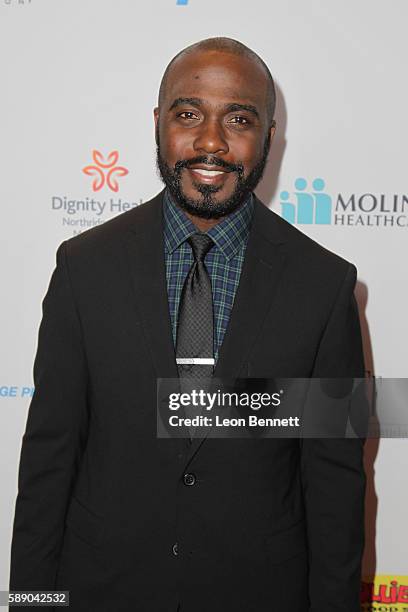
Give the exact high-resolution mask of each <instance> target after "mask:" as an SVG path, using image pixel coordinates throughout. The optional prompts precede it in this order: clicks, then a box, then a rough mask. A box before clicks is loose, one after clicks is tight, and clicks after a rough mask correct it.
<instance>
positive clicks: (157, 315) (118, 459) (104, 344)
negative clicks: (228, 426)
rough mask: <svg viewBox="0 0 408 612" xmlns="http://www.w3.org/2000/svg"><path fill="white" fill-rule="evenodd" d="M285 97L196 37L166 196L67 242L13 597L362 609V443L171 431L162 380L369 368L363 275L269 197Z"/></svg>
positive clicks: (167, 116) (25, 463) (49, 315)
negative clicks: (360, 287)
mask: <svg viewBox="0 0 408 612" xmlns="http://www.w3.org/2000/svg"><path fill="white" fill-rule="evenodd" d="M274 111H275V88H274V82H273V79H272V76H271V74H270V71H269V69H268V67H267V66H266V64H265V63H264V62H263V60H262V59H261V58H260V57H259V56H258V55H257V54H256V53H255V52H254V51H252V50H251V49H249V48H248V47H246V46H245V45H243V44H242V43H240V42H238V41H236V40H233V39H228V38H212V39H207V40H204V41H200V42H198V43H196V44H194V45H191V46H190V47H188V48H186V49H183V50H182V51H181V52H180V53H179V54H178V55H177V56H176V57H175V58H173V60H172V61H171V62H170V64H169V65H168V67H167V69H166V71H165V74H164V76H163V79H162V82H161V86H160V92H159V100H158V106H157V108H155V109H154V120H155V130H156V132H155V133H156V143H157V165H158V168H159V171H160V174H161V177H162V179H163V182H164V184H165V188H164V189H163V191H161V192H160V193H159V194H158V195H156V196H155V197H154V198H153V199H152V200H150V201H148V202H146V203H144V204H142V205H140V206H139V207H137V208H135V209H132V210H131V211H128V212H125V213H123V214H121V215H119V216H117V217H116V218H114V219H112V220H110V221H108V222H106V223H105V224H103V225H101V226H99V227H96V228H93V229H90V230H89V231H86V232H84V233H82V234H80V235H78V236H76V237H73V238H70V239H69V240H66V241H64V242H63V243H62V244H61V245H60V247H59V249H58V252H57V265H56V268H55V270H54V273H53V275H52V278H51V282H50V286H49V288H48V292H47V294H46V297H45V299H44V302H43V319H42V323H41V326H40V332H39V343H38V350H37V355H36V360H35V394H34V397H33V399H32V403H31V405H30V409H29V415H28V420H27V426H26V432H25V435H24V438H23V444H22V451H21V459H20V472H19V492H18V496H17V502H16V512H15V521H14V531H13V543H12V555H11V578H10V589H14V590H17V589H20V590H23V589H24V590H69V592H70V609H71V610H72V611H73V612H80V611H84V612H85V611H86V612H89V611H98V612H103V611H106V612H121V611H123V612H125V611H126V612H127V611H129V612H130V611H133V610H137V611H138V612H171V611H174V612H176V610H181V612H226V611H231V612H248V611H252V610H253V611H254V612H255V611H256V612H272V611H276V612H281V611H282V610H290V612H306V611H308V610H309V611H310V612H358V611H359V610H360V606H359V582H360V566H361V557H362V550H363V514H364V489H365V475H364V471H363V464H362V456H363V442H362V441H361V440H360V439H358V438H357V439H341V438H339V439H334V438H333V439H325V438H307V439H303V440H300V439H297V438H295V439H294V438H281V439H259V438H257V439H255V438H253V439H245V438H242V439H241V438H235V439H212V438H211V437H210V436H208V437H207V438H204V439H203V438H200V439H194V437H193V438H192V439H191V438H182V439H180V438H174V439H160V438H158V437H157V435H156V385H157V379H158V378H180V379H182V378H188V377H189V376H197V377H207V376H210V377H211V376H217V377H232V378H234V377H235V378H248V377H251V378H272V377H277V376H278V377H282V378H285V377H286V378H289V377H299V378H308V377H312V378H314V377H321V378H324V377H335V378H336V377H338V378H342V377H361V376H363V374H364V364H363V353H362V346H361V334H360V326H359V318H358V312H357V307H356V302H355V298H354V296H353V289H354V286H355V282H356V268H355V267H354V265H352V264H351V263H349V262H347V261H346V260H344V259H342V258H340V257H338V256H337V255H335V254H333V253H331V252H329V251H327V250H326V249H324V248H322V247H321V246H319V245H318V244H317V243H315V242H314V241H312V240H311V239H310V238H308V237H306V236H305V235H304V234H303V233H301V232H300V231H298V230H297V229H296V228H295V227H294V226H292V225H290V224H289V223H287V222H286V221H285V220H283V219H281V218H280V217H279V216H278V215H276V214H275V213H274V212H272V211H270V210H269V209H268V208H266V207H265V206H264V205H263V204H262V203H261V202H260V201H259V199H258V198H257V197H256V195H255V194H254V189H255V187H256V185H257V184H258V182H259V181H260V179H261V177H262V174H263V170H264V167H265V163H266V160H267V156H268V152H269V149H270V146H271V142H272V139H273V136H274V133H275V122H274Z"/></svg>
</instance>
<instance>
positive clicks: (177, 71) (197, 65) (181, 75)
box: [167, 51, 266, 97]
mask: <svg viewBox="0 0 408 612" xmlns="http://www.w3.org/2000/svg"><path fill="white" fill-rule="evenodd" d="M185 85H188V86H193V87H194V85H196V87H197V89H199V88H202V87H204V86H205V87H211V90H213V89H217V88H218V89H223V90H224V91H225V95H227V96H228V97H237V96H242V95H245V96H247V95H248V94H249V93H254V86H256V87H260V88H264V87H266V75H265V73H264V71H263V70H262V68H261V67H260V66H259V65H258V64H257V63H256V62H255V61H254V60H252V59H251V58H248V57H244V56H242V57H241V56H237V55H235V54H231V53H225V52H218V51H217V52H214V51H205V52H204V51H200V52H194V53H191V54H186V55H182V56H181V57H179V58H178V59H177V60H176V61H175V62H174V64H173V66H172V68H171V70H170V73H169V75H168V77H167V88H168V91H170V90H171V91H172V92H174V91H175V90H176V89H177V88H178V87H180V86H185Z"/></svg>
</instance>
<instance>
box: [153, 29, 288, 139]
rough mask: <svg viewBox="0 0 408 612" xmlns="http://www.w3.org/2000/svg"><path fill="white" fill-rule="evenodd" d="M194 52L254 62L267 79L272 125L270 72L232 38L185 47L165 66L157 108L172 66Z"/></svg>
mask: <svg viewBox="0 0 408 612" xmlns="http://www.w3.org/2000/svg"><path fill="white" fill-rule="evenodd" d="M195 51H221V52H224V53H231V54H232V55H237V56H239V57H246V58H248V59H251V60H253V61H255V62H256V63H257V64H258V65H259V66H261V68H262V69H263V71H264V72H265V76H266V78H267V94H266V95H267V99H266V104H267V112H268V123H269V127H271V126H272V125H273V116H274V114H275V105H276V93H275V84H274V81H273V78H272V75H271V72H270V70H269V68H268V66H267V65H266V64H265V62H264V61H263V59H262V58H261V57H259V55H258V54H257V53H255V51H253V50H252V49H250V48H249V47H247V46H246V45H244V44H243V43H242V42H240V41H239V40H235V39H234V38H227V37H225V36H220V37H214V38H205V39H204V40H200V41H199V42H196V43H194V44H192V45H189V46H188V47H185V48H184V49H182V50H181V51H179V52H178V53H177V55H175V56H174V57H173V59H172V60H171V61H170V63H169V64H168V65H167V68H166V70H165V71H164V74H163V77H162V80H161V83H160V89H159V106H160V105H161V104H162V102H163V98H164V94H165V91H166V85H167V79H168V76H169V73H170V70H171V67H172V66H173V64H174V62H175V61H176V60H177V59H178V58H179V57H180V56H182V55H189V54H190V53H194V52H195Z"/></svg>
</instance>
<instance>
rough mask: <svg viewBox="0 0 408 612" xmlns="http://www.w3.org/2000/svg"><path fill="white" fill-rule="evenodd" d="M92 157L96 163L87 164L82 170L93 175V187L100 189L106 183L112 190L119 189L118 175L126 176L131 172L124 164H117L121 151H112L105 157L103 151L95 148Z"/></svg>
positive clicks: (95, 189)
mask: <svg viewBox="0 0 408 612" xmlns="http://www.w3.org/2000/svg"><path fill="white" fill-rule="evenodd" d="M92 159H93V160H94V162H95V165H90V166H85V168H82V172H83V173H84V174H87V175H88V176H93V177H94V180H93V181H92V189H93V190H94V191H99V190H100V189H102V187H104V185H105V184H106V185H107V186H108V187H109V189H110V190H111V191H115V192H116V191H118V190H119V185H118V182H117V180H116V177H117V176H126V174H129V170H127V169H126V168H124V167H123V166H117V165H116V164H117V161H118V159H119V152H118V151H112V152H111V153H109V155H108V157H107V158H106V159H104V157H103V155H102V153H100V152H99V151H97V150H96V149H94V150H93V151H92Z"/></svg>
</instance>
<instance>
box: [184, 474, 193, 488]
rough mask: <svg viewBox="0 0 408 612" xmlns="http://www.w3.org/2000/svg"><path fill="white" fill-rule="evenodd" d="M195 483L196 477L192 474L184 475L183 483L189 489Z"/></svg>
mask: <svg viewBox="0 0 408 612" xmlns="http://www.w3.org/2000/svg"><path fill="white" fill-rule="evenodd" d="M195 481H196V477H195V475H194V474H184V476H183V482H184V484H185V485H186V486H187V487H191V486H192V485H193V484H195Z"/></svg>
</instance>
